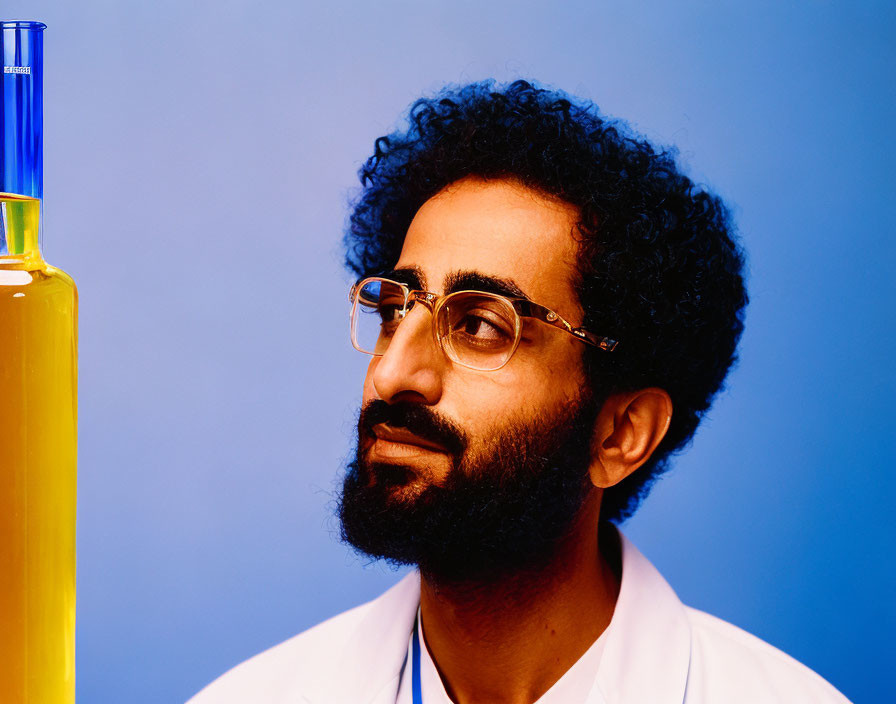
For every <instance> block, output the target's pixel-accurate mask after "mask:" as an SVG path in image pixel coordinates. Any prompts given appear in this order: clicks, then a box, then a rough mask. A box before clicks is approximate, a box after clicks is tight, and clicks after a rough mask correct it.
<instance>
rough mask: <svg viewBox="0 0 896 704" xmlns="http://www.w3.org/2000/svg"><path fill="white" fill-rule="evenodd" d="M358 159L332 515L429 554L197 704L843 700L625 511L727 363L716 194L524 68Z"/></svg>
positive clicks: (391, 545)
mask: <svg viewBox="0 0 896 704" xmlns="http://www.w3.org/2000/svg"><path fill="white" fill-rule="evenodd" d="M360 176H361V182H362V185H363V191H362V194H361V196H360V198H359V200H358V202H357V204H356V206H355V209H354V212H353V215H352V218H351V224H350V228H349V232H348V234H347V236H346V244H347V249H348V255H347V261H348V264H349V266H350V267H351V269H352V270H353V271H354V272H355V273H356V274H357V275H358V283H357V284H356V285H355V286H354V287H353V289H352V292H351V298H352V306H353V308H352V329H351V339H352V343H353V344H354V346H355V347H356V348H358V349H359V350H360V351H363V352H366V353H368V354H370V355H372V357H371V360H370V366H369V368H368V372H367V377H366V379H365V383H364V389H363V399H362V411H361V415H360V419H359V423H358V446H357V454H356V457H355V459H354V461H353V462H352V463H351V464H350V466H349V470H348V472H347V474H346V478H345V482H344V487H343V492H342V496H341V500H340V507H339V514H340V519H341V522H342V533H343V537H344V539H345V540H346V541H347V542H349V543H350V544H351V545H353V546H354V547H355V548H356V549H358V550H359V551H360V552H362V553H364V554H366V555H369V556H372V557H375V558H382V559H385V560H387V561H390V562H392V563H395V564H399V565H415V566H417V567H418V571H415V572H413V573H412V574H410V575H409V576H407V577H406V578H405V579H403V580H402V581H401V582H399V583H398V584H397V585H396V586H395V587H393V588H392V589H391V590H389V591H388V592H386V593H385V594H383V595H382V596H381V597H379V598H378V599H376V600H374V601H373V602H370V603H368V604H365V605H363V606H360V607H357V608H355V609H353V610H351V611H348V612H346V613H343V614H341V615H339V616H336V617H335V618H333V619H331V620H329V621H326V622H325V623H323V624H321V625H319V626H317V627H315V628H312V629H311V630H309V631H306V632H305V633H302V634H300V635H298V636H296V637H295V638H293V639H292V640H290V641H287V642H286V643H283V644H281V645H279V646H277V647H275V648H272V649H271V650H269V651H267V652H265V653H262V654H261V655H259V656H257V657H255V658H253V659H252V660H249V661H247V662H246V663H244V664H242V665H240V666H238V667H237V668H235V669H234V670H232V671H231V672H229V673H228V674H226V675H225V676H223V677H222V678H221V679H219V680H217V681H216V682H215V683H213V684H212V685H210V686H209V687H207V688H206V689H205V690H203V692H201V693H200V694H199V695H197V696H196V697H195V698H194V699H193V700H192V701H193V702H195V704H213V703H217V702H272V703H273V702H276V703H285V702H314V703H318V702H376V703H380V704H386V703H388V704H393V702H399V703H402V704H404V703H407V704H412V703H414V704H416V703H417V702H426V703H427V704H430V703H432V702H437V703H440V704H444V703H446V702H460V703H467V702H508V703H510V702H512V703H514V704H517V703H519V704H522V703H528V702H535V701H538V702H540V704H560V703H563V704H570V703H577V702H589V703H591V702H593V703H597V702H604V703H606V704H622V703H623V702H635V703H665V702H668V703H670V704H671V703H672V702H675V703H680V702H687V703H689V704H696V703H703V702H720V703H725V704H728V703H730V702H751V703H752V702H788V703H793V702H813V703H818V702H844V701H846V700H845V699H844V698H843V696H842V695H840V694H839V693H838V692H837V691H836V690H835V689H834V688H833V687H831V686H830V685H829V684H828V683H826V682H825V681H824V680H822V679H821V678H820V677H819V676H818V675H816V674H814V673H813V672H811V671H810V670H808V669H807V668H805V667H804V666H802V665H800V664H799V663H797V662H796V661H794V660H792V659H791V658H789V657H788V656H787V655H785V654H783V653H781V652H780V651H777V650H775V649H774V648H773V647H771V646H770V645H767V644H765V643H763V642H762V641H760V640H758V639H756V638H754V637H753V636H750V635H749V634H747V633H744V632H743V631H741V630H739V629H737V628H736V627H734V626H731V625H729V624H727V623H724V622H722V621H719V620H718V619H715V618H713V617H712V616H709V615H707V614H703V613H701V612H699V611H696V610H693V609H690V608H688V607H685V606H683V605H682V604H681V602H680V601H679V600H678V599H677V597H676V596H675V594H674V592H673V591H672V590H671V588H670V587H669V586H668V584H666V582H665V581H664V580H663V578H662V577H661V576H660V575H659V574H658V573H657V572H656V570H655V569H654V568H653V567H652V565H650V563H649V562H647V560H646V559H645V558H644V557H643V556H642V555H641V554H640V553H639V552H638V551H637V549H636V548H635V547H634V546H633V545H632V544H631V543H629V542H628V541H627V540H626V539H625V538H624V537H623V536H622V535H621V534H620V533H619V532H618V531H617V529H616V528H615V527H614V523H618V522H620V521H622V520H623V519H625V518H626V517H628V516H629V515H630V514H631V513H632V511H634V509H635V508H636V506H637V503H638V501H639V500H640V499H641V498H642V497H643V495H644V494H645V493H646V490H647V488H648V487H649V485H650V483H651V482H652V481H653V480H654V479H655V478H656V476H657V475H658V474H659V473H660V472H661V471H663V469H665V467H666V464H667V462H668V458H669V456H670V453H671V452H673V451H674V450H676V449H679V448H681V447H682V446H683V445H684V444H686V443H687V441H688V440H689V439H690V438H691V437H692V435H693V433H694V431H695V429H696V427H697V424H698V423H699V421H700V418H701V417H702V415H703V414H704V413H705V412H706V410H707V409H708V408H709V405H710V402H711V400H712V398H713V396H714V395H715V394H716V393H717V391H718V390H719V388H720V387H721V385H722V382H723V380H724V378H725V376H726V374H727V372H728V369H729V368H730V366H731V364H732V363H733V361H734V359H735V350H736V346H737V342H738V339H739V337H740V334H741V331H742V329H743V311H744V307H745V305H746V302H747V296H746V292H745V290H744V284H743V278H742V268H743V256H742V253H741V251H740V249H739V247H738V245H737V244H736V242H735V240H734V237H733V234H732V232H731V226H730V223H729V217H728V213H727V210H726V209H725V207H724V206H723V205H722V203H721V202H720V201H719V200H718V198H716V197H714V196H712V195H710V194H708V193H706V192H705V191H702V190H700V189H699V188H697V187H696V186H695V185H694V184H693V183H691V182H690V181H689V180H688V179H687V178H686V177H685V176H683V175H682V174H681V173H680V171H679V170H678V168H677V167H676V165H675V163H674V159H673V158H672V156H671V155H670V154H669V153H666V152H658V151H656V150H655V149H654V148H653V147H651V146H650V145H649V144H647V143H645V142H643V141H639V140H638V139H636V138H634V137H632V136H630V135H629V134H628V133H627V131H626V130H625V129H624V127H623V126H621V125H620V124H618V123H615V122H610V121H608V120H606V119H604V118H602V117H601V116H600V115H599V114H598V113H597V111H596V109H595V108H594V106H593V105H590V104H578V103H576V102H575V101H573V100H572V99H570V98H568V97H567V96H564V95H562V94H559V93H554V92H550V91H546V90H542V89H539V88H537V87H534V86H533V85H530V84H529V83H526V82H523V81H518V82H516V83H513V84H512V85H510V86H507V87H504V88H501V87H495V86H494V85H492V84H491V83H482V84H473V85H470V86H467V87H464V88H461V89H457V90H446V91H444V92H443V93H442V94H440V95H438V96H436V97H435V98H433V99H429V100H421V101H418V102H417V103H416V104H415V105H414V106H413V107H412V108H411V112H410V125H409V128H408V129H407V130H406V131H404V132H399V133H395V134H393V135H390V136H389V137H384V138H381V139H379V140H377V142H376V146H375V153H374V155H373V156H372V157H371V158H370V159H369V160H368V161H367V163H366V164H365V166H364V167H363V168H362V170H361V174H360Z"/></svg>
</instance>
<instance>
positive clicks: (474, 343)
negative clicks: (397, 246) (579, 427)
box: [349, 276, 619, 371]
mask: <svg viewBox="0 0 896 704" xmlns="http://www.w3.org/2000/svg"><path fill="white" fill-rule="evenodd" d="M349 296H350V300H351V302H352V314H351V324H352V327H351V330H352V345H353V346H354V347H355V349H356V350H358V351H359V352H364V353H366V354H372V355H374V356H380V355H383V354H385V353H386V350H387V349H388V348H389V343H390V342H391V341H392V338H393V337H394V336H395V331H396V330H397V329H398V326H399V324H400V323H401V321H402V320H404V318H405V317H406V316H407V314H408V311H409V310H411V308H412V307H413V306H414V304H415V303H417V302H419V303H422V304H423V305H424V306H425V307H426V308H427V309H428V310H429V312H430V313H432V332H433V337H434V338H435V341H436V344H437V345H438V346H439V347H440V348H441V349H442V351H443V352H444V353H445V355H446V356H447V357H448V359H450V360H451V361H452V362H455V363H456V364H459V365H461V366H462V367H467V368H469V369H477V370H479V371H497V370H498V369H500V368H501V367H503V366H504V365H505V364H507V362H509V361H510V358H511V357H512V356H513V353H514V352H515V351H516V348H517V347H518V346H519V343H520V337H521V335H522V331H523V322H522V318H535V319H536V320H540V321H542V322H543V323H547V324H548V325H552V326H553V327H555V328H559V329H560V330H563V331H564V332H567V333H569V334H570V335H572V336H573V337H575V338H576V339H577V340H581V341H582V342H584V343H586V344H589V345H593V346H595V347H599V348H600V349H602V350H606V351H608V352H611V351H613V350H614V349H615V348H616V346H617V344H619V343H618V342H617V341H616V340H611V339H610V338H608V337H600V336H599V335H595V334H594V333H592V332H589V331H588V330H585V329H584V328H581V327H573V326H572V325H570V324H569V323H568V322H567V321H565V320H564V319H563V318H561V317H560V316H559V315H558V314H557V313H555V312H554V311H552V310H550V309H548V308H545V307H544V306H540V305H538V304H537V303H532V301H530V300H528V299H525V298H508V297H507V296H500V295H498V294H494V293H486V292H484V291H455V292H454V293H449V294H447V295H444V296H440V295H439V294H437V293H431V292H429V291H412V290H411V289H410V287H408V286H407V285H405V284H402V283H399V282H397V281H391V280H389V279H383V278H380V277H377V276H374V277H370V278H366V279H362V280H361V281H359V282H358V283H356V284H355V285H354V286H352V288H351V293H350V294H349Z"/></svg>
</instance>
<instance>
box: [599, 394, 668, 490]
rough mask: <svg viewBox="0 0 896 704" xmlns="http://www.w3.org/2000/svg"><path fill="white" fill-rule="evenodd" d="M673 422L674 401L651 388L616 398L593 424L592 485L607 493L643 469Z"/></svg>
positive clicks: (614, 395) (603, 409) (603, 408)
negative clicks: (639, 469) (637, 470)
mask: <svg viewBox="0 0 896 704" xmlns="http://www.w3.org/2000/svg"><path fill="white" fill-rule="evenodd" d="M671 422H672V399H671V398H670V397H669V394H668V393H667V392H666V391H664V390H663V389H660V388H656V387H650V388H647V389H639V390H638V391H630V392H626V393H620V394H613V395H612V396H610V397H609V398H608V399H607V400H606V401H605V402H604V405H603V407H602V408H601V410H600V413H599V414H598V417H597V421H596V422H595V424H594V435H593V437H592V453H591V457H592V459H591V466H590V468H589V472H590V474H591V483H592V484H594V486H596V487H599V488H602V489H606V488H608V487H611V486H614V485H615V484H618V483H619V482H621V481H622V480H623V479H625V478H626V477H627V476H629V475H630V474H631V473H632V472H634V471H635V470H636V469H638V467H640V466H641V465H643V464H644V463H645V462H646V461H647V460H648V459H650V456H651V455H652V454H653V451H654V450H655V449H656V448H657V445H659V444H660V442H661V441H662V439H663V438H664V437H665V435H666V432H667V431H668V430H669V424H670V423H671Z"/></svg>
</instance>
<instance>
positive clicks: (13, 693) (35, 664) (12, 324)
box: [0, 193, 78, 704]
mask: <svg viewBox="0 0 896 704" xmlns="http://www.w3.org/2000/svg"><path fill="white" fill-rule="evenodd" d="M0 204H3V206H5V207H4V208H3V215H4V217H3V220H4V226H5V234H6V239H7V244H8V250H9V252H12V254H3V253H0V702H2V704H25V703H26V702H27V704H44V703H46V704H50V703H52V704H73V703H74V701H75V476H76V475H75V467H76V439H77V396H76V394H77V345H78V341H77V306H78V294H77V289H76V288H75V284H74V282H73V281H72V279H71V277H69V276H68V275H67V274H66V273H65V272H63V271H61V270H59V269H56V268H55V267H52V266H50V265H49V264H47V263H46V262H44V261H43V259H42V258H41V256H40V252H39V250H38V248H37V225H38V221H39V217H40V202H39V201H38V200H35V199H23V198H22V196H11V195H10V194H5V193H0Z"/></svg>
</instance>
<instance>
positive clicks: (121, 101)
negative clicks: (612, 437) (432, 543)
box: [3, 0, 896, 704]
mask: <svg viewBox="0 0 896 704" xmlns="http://www.w3.org/2000/svg"><path fill="white" fill-rule="evenodd" d="M3 12H4V13H5V15H6V16H7V17H9V18H22V17H27V18H28V19H38V20H42V21H44V22H46V23H47V24H48V25H49V29H48V30H47V32H46V44H45V61H46V64H45V68H46V71H45V76H46V84H45V96H46V118H45V137H46V141H45V189H44V190H45V196H46V207H45V213H46V221H45V224H46V227H45V230H44V251H45V254H46V256H47V258H48V260H49V261H50V262H51V263H54V264H56V265H58V266H61V267H62V268H64V269H66V270H67V271H69V272H70V273H71V274H72V275H73V276H74V277H75V279H76V281H77V283H78V285H79V288H80V294H81V365H80V370H81V396H80V413H81V415H80V477H79V481H80V488H79V491H80V494H79V506H78V510H79V523H78V531H79V533H78V550H79V553H78V571H79V574H78V588H79V592H78V696H79V701H80V702H82V703H84V704H90V703H93V702H129V703H131V704H139V703H142V702H147V703H149V702H152V703H158V702H180V701H183V700H184V699H186V698H187V697H188V696H190V695H191V694H192V693H194V692H195V691H196V690H198V689H199V688H200V687H202V686H203V685H204V684H206V683H207V682H208V681H210V680H211V679H213V678H214V677H215V676H217V675H219V674H220V673H222V672H223V671H224V670H226V669H227V668H228V667H230V666H232V665H234V664H235V663H237V662H238V661H240V660H242V659H244V658H246V657H247V656H249V655H252V654H253V653H255V652H258V651H259V650H261V649H263V648H265V647H267V646H270V645H273V644H274V643H277V642H279V641H280V640H282V639H285V638H287V637H288V636H290V635H291V634H293V633H296V632H298V631H300V630H302V629H304V628H306V627H308V626H310V625H312V624H314V623H316V622H318V621H320V620H322V619H323V618H324V617H326V616H329V615H331V614H334V613H336V612H338V611H340V610H342V609H345V608H347V607H349V606H352V605H354V604H357V603H359V602H360V601H362V600H365V599H368V598H370V597H373V596H374V595H376V594H378V593H379V592H380V591H382V590H383V589H384V588H386V587H387V586H388V585H390V584H391V583H393V582H394V581H395V580H396V579H397V575H396V574H395V573H393V572H390V571H389V570H387V569H385V568H383V567H381V566H365V565H364V564H363V562H362V561H361V560H359V559H358V558H356V557H354V556H352V555H351V554H350V553H349V552H348V551H347V550H346V549H345V548H344V547H342V546H340V545H339V544H338V542H337V541H336V539H335V537H334V535H335V531H336V524H335V521H334V519H333V518H332V513H331V511H332V501H333V490H334V488H335V486H336V478H337V477H338V476H339V474H340V473H341V469H340V468H341V466H342V462H343V460H344V458H345V456H346V454H347V452H348V450H349V447H350V444H351V438H352V434H353V430H352V426H353V422H354V415H355V412H356V408H357V403H358V397H359V393H360V386H361V379H362V375H363V370H364V368H365V364H366V360H365V359H364V358H362V357H361V355H359V354H357V353H355V352H354V351H353V350H352V349H351V348H350V345H349V343H348V337H347V334H348V315H347V305H346V289H347V285H348V283H349V280H348V278H347V276H346V274H345V273H344V272H343V271H342V270H341V253H340V248H339V240H340V236H341V231H342V228H343V224H344V220H345V217H346V212H347V207H346V204H347V201H348V199H349V198H350V197H351V195H352V193H353V192H354V189H355V188H356V184H357V180H356V176H355V174H356V171H357V168H358V167H359V165H360V163H361V162H362V161H363V160H364V159H365V158H366V157H367V155H368V153H369V152H370V151H371V148H372V144H373V140H374V139H375V138H376V137H377V136H379V135H381V134H384V133H386V132H388V131H390V130H391V129H392V127H393V126H394V125H395V124H396V120H397V118H398V117H399V115H400V114H401V113H402V112H403V111H404V110H405V108H406V107H407V106H408V105H409V103H410V102H411V101H412V100H413V99H414V98H416V97H418V96H419V95H421V94H423V93H428V92H431V91H433V90H435V89H437V88H438V87H439V86H440V85H441V84H442V83H444V82H466V81H469V80H476V79H480V78H484V77H496V78H498V79H500V80H506V79H512V78H515V77H518V76H531V77H535V78H537V79H539V80H541V81H543V82H545V83H548V84H552V85H555V86H557V87H560V88H563V89H565V90H568V91H570V92H572V93H574V94H578V95H581V96H584V97H587V98H591V99H593V100H595V102H597V103H598V104H599V105H600V106H601V108H602V110H603V111H604V112H606V113H608V114H610V115H614V116H619V117H622V118H625V119H627V120H629V121H631V122H632V124H633V125H634V126H635V128H636V129H638V130H639V131H640V132H642V133H643V134H644V135H646V136H647V137H648V138H650V139H653V140H655V141H657V142H660V143H663V144H669V143H673V144H675V145H677V146H678V148H679V149H680V153H681V159H682V162H683V164H684V166H685V168H686V169H687V171H688V172H689V173H690V174H691V175H692V176H693V177H694V178H695V179H696V180H698V181H700V182H703V183H706V184H708V185H709V186H710V187H711V188H714V189H716V190H717V191H718V192H719V193H720V194H721V195H723V197H725V198H727V199H728V200H729V202H730V203H731V204H732V206H733V208H734V210H735V214H736V218H737V221H738V223H739V227H740V231H741V234H742V237H743V240H744V243H745V245H746V247H747V248H748V251H749V255H750V271H751V274H750V282H749V283H750V291H751V295H752V304H751V306H750V309H749V313H748V318H747V330H746V333H745V335H744V338H743V343H742V348H741V356H742V362H741V364H740V366H739V367H738V368H737V369H736V371H735V372H734V373H733V374H732V376H731V377H730V379H729V382H730V384H729V385H730V390H729V391H727V392H726V393H725V394H723V395H722V396H721V397H720V398H719V399H718V402H717V403H716V405H715V407H714V408H713V410H712V411H711V412H710V414H709V417H708V418H707V420H706V422H705V424H704V425H703V426H702V427H701V429H700V431H699V433H698V436H697V438H696V441H695V442H694V444H693V447H692V449H691V450H690V451H688V452H687V453H686V454H685V455H683V456H682V457H681V458H680V459H679V460H678V462H677V465H676V469H674V470H673V472H672V473H671V474H670V475H669V476H668V478H667V479H666V480H664V481H663V482H661V483H660V484H659V485H658V486H657V487H656V489H655V491H654V492H653V495H652V496H651V497H650V499H649V500H648V501H647V503H646V504H645V505H644V506H643V508H642V509H641V511H640V512H639V513H638V514H637V515H636V516H635V518H634V519H632V520H631V521H630V523H629V524H628V527H627V533H628V534H629V536H630V537H632V538H633V539H634V540H635V542H636V543H637V544H638V545H639V546H640V547H641V549H642V550H643V552H645V554H646V555H647V556H648V557H649V558H651V559H652V560H653V561H654V562H655V564H656V565H657V566H658V567H659V568H660V570H661V571H662V572H663V573H664V574H665V575H666V577H667V578H668V580H669V581H670V582H671V584H672V585H673V586H674V587H675V588H676V590H677V591H678V592H679V594H680V596H681V597H682V599H683V600H684V601H686V602H687V603H690V604H692V605H694V606H697V607H699V608H702V609H704V610H707V611H710V612H712V613H715V614H717V615H719V616H721V617H722V618H725V619H728V620H730V621H732V622H734V623H735V624H737V625H739V626H741V627H743V628H746V629H747V630H749V631H752V632H753V633H756V634H757V635H759V636H760V637H762V638H764V639H766V640H768V641H770V642H771V643H773V644H774V645H776V646H778V647H780V648H782V649H784V650H785V651H787V652H789V653H791V654H792V655H793V656H795V657H796V658H798V659H799V660H802V661H803V662H805V663H806V664H807V665H809V666H810V667H812V668H813V669H815V670H817V671H818V672H819V673H821V674H822V675H823V676H824V677H826V678H827V679H829V680H830V681H831V682H832V683H833V684H834V685H836V686H837V687H838V688H840V689H841V690H842V691H843V692H844V693H845V694H846V695H847V696H849V697H850V698H852V699H854V700H856V701H860V702H874V701H879V702H882V701H885V700H888V699H889V697H890V696H892V691H893V687H892V684H891V682H892V669H891V667H892V644H891V637H892V633H893V631H894V627H896V614H894V596H893V595H894V593H896V575H894V569H893V566H892V559H893V547H894V546H893V537H894V536H893V523H892V518H891V505H892V504H893V501H894V498H896V492H894V479H893V477H894V459H896V457H894V455H896V448H894V433H893V432H892V425H893V422H894V414H893V412H892V407H893V399H894V394H896V374H894V369H893V364H892V361H891V350H892V347H893V342H894V332H893V324H894V320H893V314H892V310H893V305H894V284H893V264H894V261H896V258H894V253H896V252H894V249H896V248H894V244H893V237H894V209H893V175H892V164H893V161H894V139H893V129H894V125H896V110H894V105H896V99H894V98H896V96H894V85H896V83H894V80H893V77H894V75H896V60H894V59H896V51H894V41H893V36H894V34H896V22H894V20H896V17H894V15H896V13H894V6H893V4H892V3H885V2H862V3H852V2H846V1H840V2H824V1H821V0H819V1H818V2H804V3H779V2H752V3H733V2H731V3H713V2H689V3H662V2H653V3H619V2H614V3H609V2H574V3H566V4H561V3H549V2H519V1H518V2H489V3H474V2H469V1H468V0H452V1H451V2H439V3H432V2H397V1H394V0H383V1H381V2H376V3H374V2H370V3H361V2H358V3H353V4H346V3H332V4H329V5H327V6H325V5H324V4H323V3H319V4H310V3H297V2H268V3H262V2H228V1H222V0H217V1H215V2H192V3H186V2H183V1H182V0H177V1H176V2H175V1H172V0H157V1H156V2H153V3H121V2H112V1H111V0H110V1H107V2H101V1H100V0H82V1H80V2H78V3H64V2H41V1H38V0H28V1H27V2H25V1H24V0H7V2H6V3H4V8H3ZM888 673H889V674H888Z"/></svg>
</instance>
